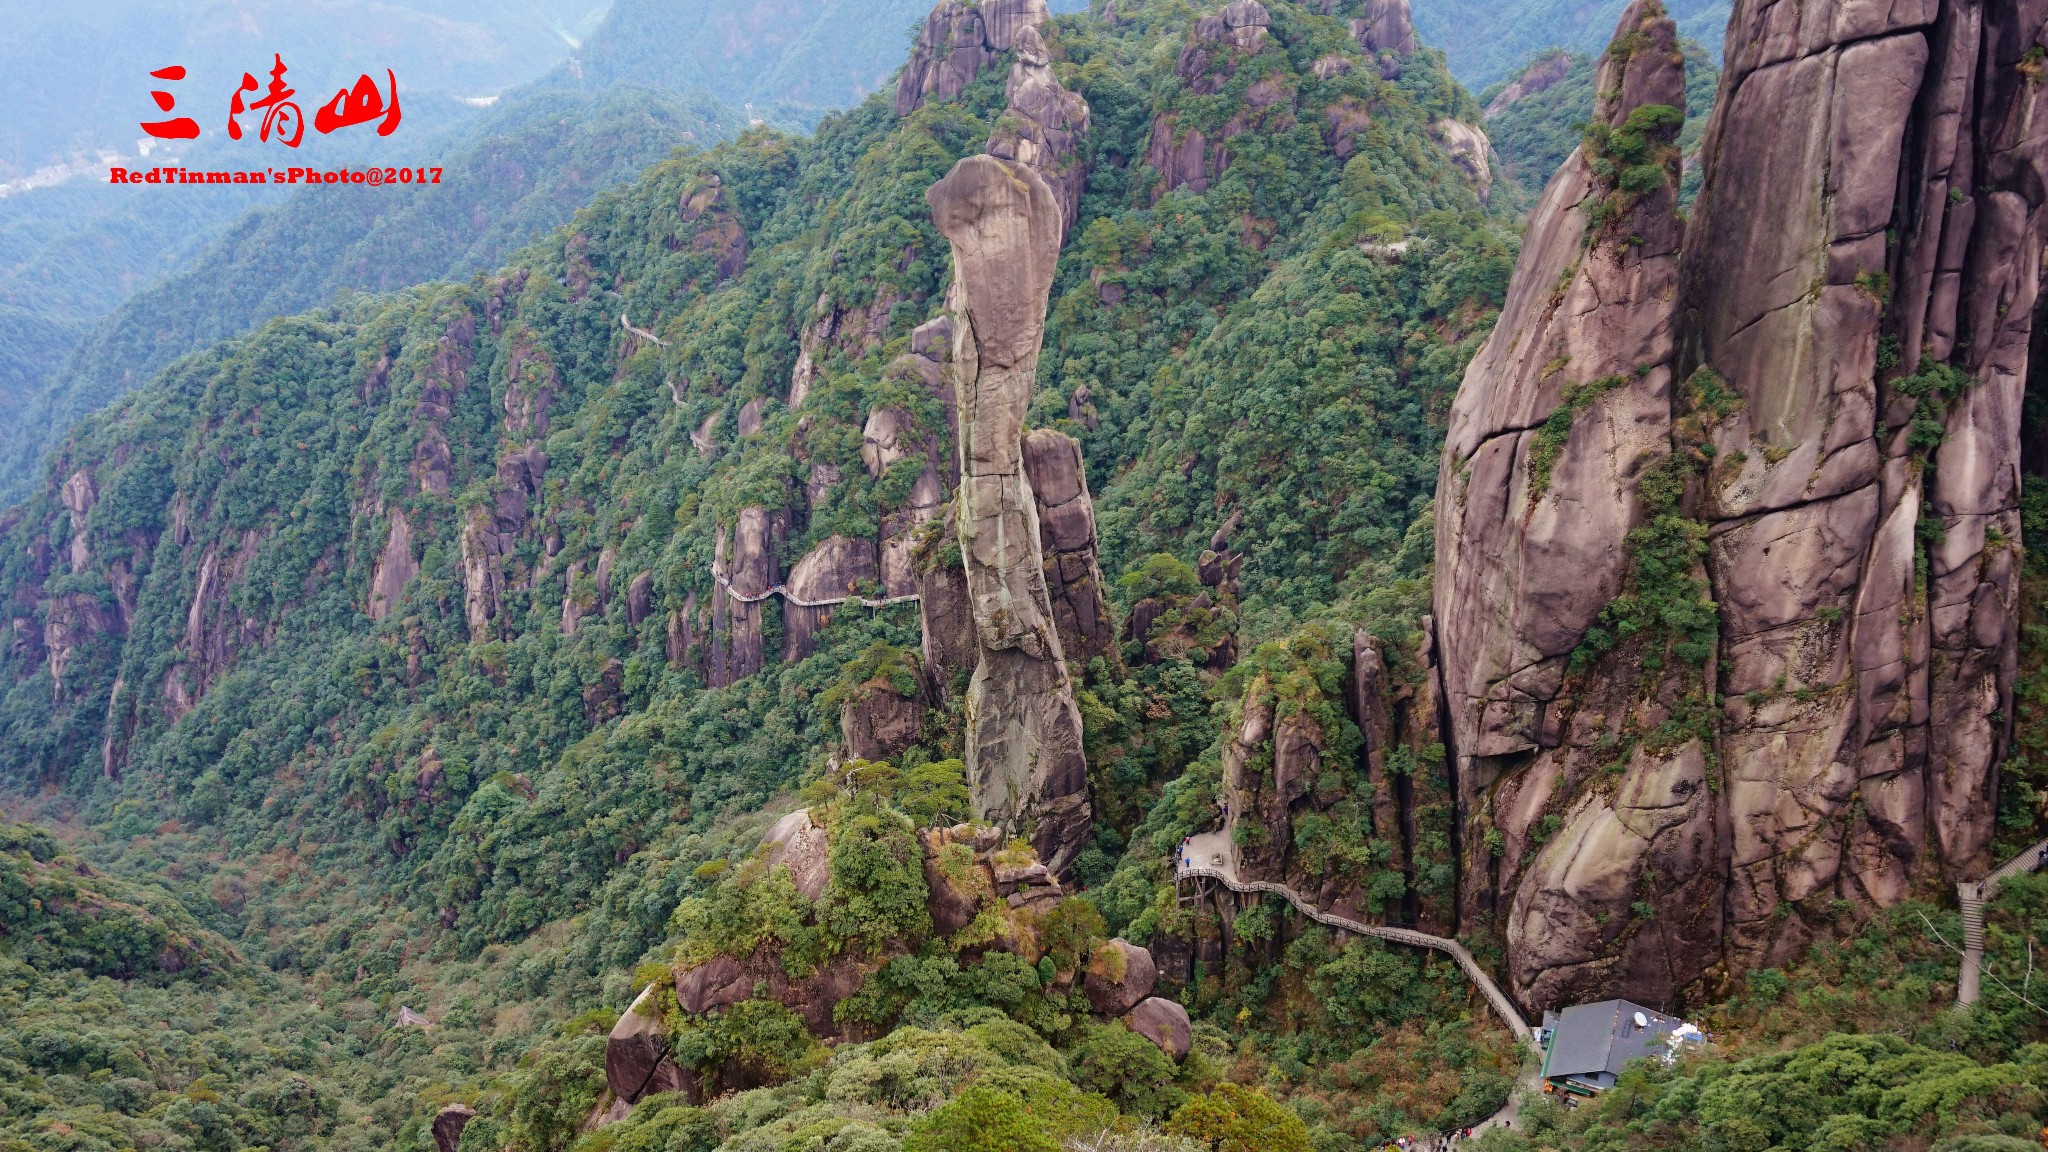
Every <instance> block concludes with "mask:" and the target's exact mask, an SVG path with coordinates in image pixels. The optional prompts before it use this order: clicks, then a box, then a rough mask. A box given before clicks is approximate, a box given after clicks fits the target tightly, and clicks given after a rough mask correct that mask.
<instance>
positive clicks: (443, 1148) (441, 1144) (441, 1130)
mask: <svg viewBox="0 0 2048 1152" xmlns="http://www.w3.org/2000/svg"><path fill="white" fill-rule="evenodd" d="M474 1119H476V1109H474V1108H471V1107H469V1106H467V1105H464V1104H444V1105H442V1106H441V1110H440V1111H439V1112H436V1113H434V1123H433V1125H432V1127H433V1132H434V1147H435V1149H436V1150H437V1152H455V1150H456V1149H457V1148H459V1147H461V1146H462V1130H463V1129H464V1128H467V1127H469V1122H470V1121H471V1120H474Z"/></svg>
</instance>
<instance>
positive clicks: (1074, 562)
mask: <svg viewBox="0 0 2048 1152" xmlns="http://www.w3.org/2000/svg"><path fill="white" fill-rule="evenodd" d="M1024 475H1025V476H1026V478H1027V479H1029V480H1030V483H1031V495H1032V498H1033V499H1034V500H1036V501H1037V503H1038V546H1039V550H1040V551H1041V552H1043V553H1044V555H1045V586H1046V591H1047V594H1048V595H1049V596H1050V597H1051V598H1052V614H1053V621H1054V623H1055V624H1056V625H1057V626H1058V628H1059V633H1060V645H1061V647H1062V648H1063V649H1064V650H1065V652H1066V656H1067V659H1069V660H1080V661H1086V660H1090V659H1092V658H1094V657H1096V656H1106V655H1110V654H1111V653H1113V652H1115V650H1116V633H1115V626H1114V624H1113V622H1112V620H1111V616H1110V611H1109V602H1108V598H1107V597H1106V596H1105V595H1104V593H1103V589H1102V568H1101V565H1099V564H1098V563H1096V558H1095V504H1094V501H1093V500H1091V499H1090V498H1089V495H1088V475H1087V470H1086V468H1084V467H1083V465H1082V462H1081V445H1080V443H1079V442H1078V441H1076V440H1075V439H1074V438H1073V437H1072V436H1069V435H1067V434H1066V433H1064V432H1058V431H1054V430H1053V429H1050V428H1038V429H1034V430H1033V431H1032V432H1031V434H1030V435H1028V436H1026V437H1025V438H1024Z"/></svg>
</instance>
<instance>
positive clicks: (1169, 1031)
mask: <svg viewBox="0 0 2048 1152" xmlns="http://www.w3.org/2000/svg"><path fill="white" fill-rule="evenodd" d="M1124 1024H1125V1025H1126V1026H1127V1027H1129V1028H1130V1030H1131V1031H1133V1032H1136V1033H1137V1034H1138V1035H1140V1036H1143V1037H1144V1038H1145V1039H1147V1040H1150V1041H1151V1042H1153V1043H1154V1044H1157V1045H1159V1050H1160V1051H1161V1052H1164V1053H1166V1054H1167V1055H1168V1056H1171V1057H1172V1058H1173V1059H1175V1060H1185V1059H1187V1055H1188V1048H1189V1047H1190V1046H1192V1044H1193V1043H1194V1033H1193V1031H1192V1030H1191V1029H1190V1027H1189V1024H1188V1010H1187V1009H1185V1008H1183V1007H1181V1006H1180V1004H1179V1002H1177V1001H1174V1000H1168V999H1165V998H1163V997H1159V996H1153V997H1150V998H1148V999H1146V1000H1143V1001H1140V1002H1139V1004H1138V1006H1137V1007H1136V1008H1133V1009H1131V1014H1130V1015H1129V1016H1126V1017H1124Z"/></svg>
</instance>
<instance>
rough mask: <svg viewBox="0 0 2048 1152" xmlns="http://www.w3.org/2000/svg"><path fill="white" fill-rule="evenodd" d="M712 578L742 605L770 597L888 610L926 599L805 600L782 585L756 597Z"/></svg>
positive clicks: (817, 604) (819, 605)
mask: <svg viewBox="0 0 2048 1152" xmlns="http://www.w3.org/2000/svg"><path fill="white" fill-rule="evenodd" d="M711 578H712V579H713V580H716V581H718V586H719V587H720V588H723V589H725V594H726V595H727V596H730V597H732V598H733V599H734V600H737V601H739V602H740V603H742V604H758V603H760V602H761V601H763V600H766V599H768V598H769V597H770V596H780V597H782V598H783V599H784V600H786V601H788V602H789V603H791V604H794V605H796V606H797V607H799V608H830V607H832V606H833V605H834V604H846V603H854V604H858V605H860V606H861V607H863V608H887V607H888V606H889V605H891V604H911V603H915V602H916V601H919V600H922V599H924V597H923V596H921V595H919V594H918V593H916V592H912V593H910V594H909V595H908V596H889V597H885V598H883V599H881V600H870V599H868V598H867V597H865V596H838V597H834V598H832V599H830V600H805V599H802V598H801V597H797V596H792V595H790V594H789V589H787V588H785V587H783V586H782V585H780V584H776V585H774V586H772V587H770V588H769V589H768V590H767V591H766V592H760V593H757V594H755V595H752V596H749V595H747V594H745V593H743V592H735V591H733V587H732V581H730V580H728V579H726V578H725V577H723V576H721V575H719V574H718V573H716V572H713V573H712V574H711Z"/></svg>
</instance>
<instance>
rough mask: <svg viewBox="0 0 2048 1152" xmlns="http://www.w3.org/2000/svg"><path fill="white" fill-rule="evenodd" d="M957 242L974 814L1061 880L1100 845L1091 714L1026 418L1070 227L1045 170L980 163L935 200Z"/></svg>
mask: <svg viewBox="0 0 2048 1152" xmlns="http://www.w3.org/2000/svg"><path fill="white" fill-rule="evenodd" d="M925 199H926V201H927V202H928V203H929V204H930V205H931V209H932V217H933V220H934V221H935V222H936V224H937V225H938V229H939V231H940V232H941V233H942V234H943V235H944V236H945V237H946V239H947V240H948V241H949V242H950V243H951V246H952V252H953V297H952V299H951V301H950V302H949V303H950V304H951V306H952V311H953V313H954V324H953V355H952V359H953V378H954V384H955V388H956V389H957V391H958V396H959V421H960V467H961V472H960V488H959V495H958V498H957V499H958V504H959V507H958V512H957V521H958V529H959V534H960V551H961V556H962V562H963V566H964V568H965V571H966V581H967V591H968V599H969V602H970V605H971V609H972V612H973V620H974V633H975V637H976V641H977V644H978V647H979V653H978V657H977V660H976V666H975V670H974V678H973V680H972V682H971V683H970V685H969V688H968V694H967V738H966V746H967V768H968V780H969V785H970V787H971V789H972V791H973V795H974V803H975V815H976V817H977V818H979V819H984V820H988V821H991V822H993V823H997V824H1000V825H1003V826H1004V827H1007V828H1012V829H1015V830H1018V831H1020V832H1021V833H1023V834H1024V835H1027V836H1028V837H1029V838H1030V839H1031V841H1032V843H1033V844H1034V845H1036V846H1037V848H1038V851H1039V854H1040V855H1041V856H1043V857H1044V858H1045V859H1046V860H1047V861H1048V863H1050V864H1051V865H1052V866H1053V868H1054V870H1055V871H1059V870H1061V869H1064V868H1065V867H1066V865H1067V864H1068V863H1069V862H1071V861H1072V859H1073V857H1074V855H1075V853H1077V852H1078V851H1079V850H1080V848H1081V846H1082V845H1083V843H1085V841H1086V840H1087V838H1088V835H1089V820H1090V817H1089V812H1090V809H1089V802H1088V770H1087V768H1088V766H1087V762H1086V760H1085V758H1084V757H1083V753H1082V747H1081V716H1080V711H1079V709H1078V708H1077V707H1076V706H1075V703H1074V690H1073V685H1072V683H1071V682H1070V681H1069V679H1068V673H1067V666H1066V654H1065V651H1064V649H1063V647H1062V645H1061V643H1060V635H1059V629H1058V627H1057V625H1056V624H1055V622H1054V616H1053V610H1052V604H1051V601H1050V597H1049V594H1048V591H1047V588H1046V579H1045V559H1044V556H1043V553H1042V550H1041V547H1040V544H1039V540H1040V538H1041V537H1040V525H1039V517H1038V504H1037V500H1036V499H1035V498H1034V497H1033V495H1032V491H1031V482H1030V478H1029V477H1028V475H1027V474H1026V472H1025V469H1024V413H1025V410H1026V408H1027V407H1028V406H1029V404H1030V400H1031V390H1032V386H1033V383H1034V381H1035V380H1036V377H1037V370H1038V353H1039V341H1040V337H1041V336H1042V335H1043V332H1044V327H1045V309H1046V301H1047V298H1048V296H1049V295H1050V293H1051V290H1052V275H1053V265H1054V262H1055V261H1056V260H1057V259H1058V257H1059V249H1060V237H1061V231H1062V224H1061V218H1060V208H1059V205H1058V203H1057V201H1056V199H1055V198H1054V196H1053V192H1052V189H1051V188H1050V187H1048V186H1047V184H1046V182H1045V180H1044V179H1043V178H1041V177H1040V176H1039V175H1038V173H1037V172H1036V171H1034V170H1033V169H1031V168H1030V167H1027V166H1025V165H1022V164H1018V163H1014V162H1012V161H1007V160H1002V159H998V158H996V157H993V156H970V157H968V158H966V159H964V160H962V161H960V162H959V163H958V164H956V165H954V167H953V170H952V171H951V172H950V173H948V174H947V175H946V177H945V178H944V179H943V180H940V181H939V182H938V183H937V184H934V185H933V186H932V187H931V188H930V189H929V190H928V191H927V192H926V193H925Z"/></svg>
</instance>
